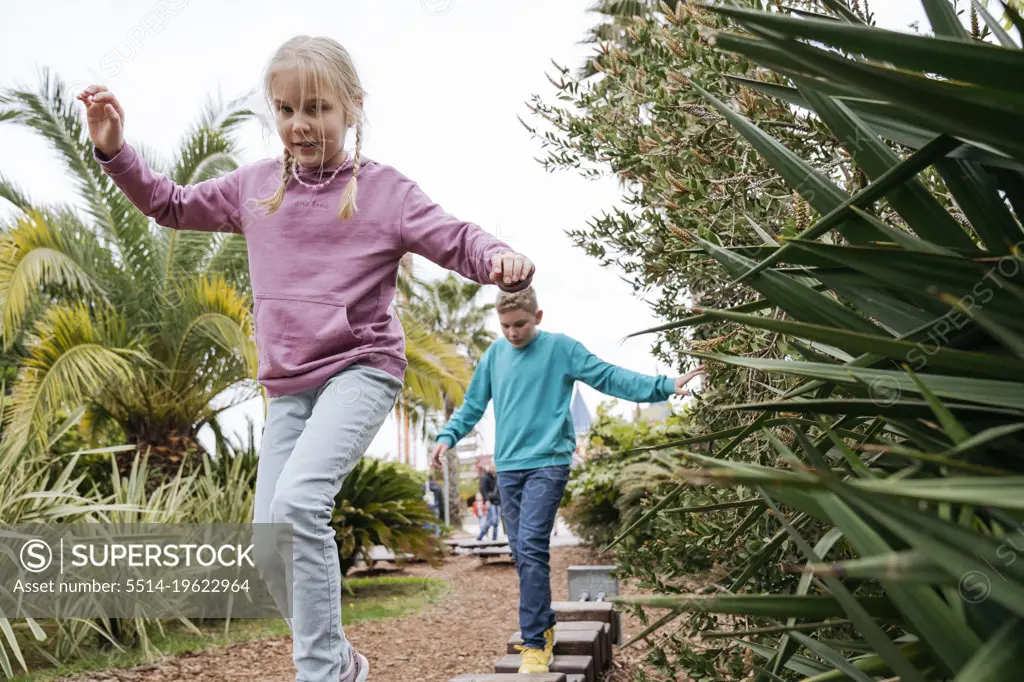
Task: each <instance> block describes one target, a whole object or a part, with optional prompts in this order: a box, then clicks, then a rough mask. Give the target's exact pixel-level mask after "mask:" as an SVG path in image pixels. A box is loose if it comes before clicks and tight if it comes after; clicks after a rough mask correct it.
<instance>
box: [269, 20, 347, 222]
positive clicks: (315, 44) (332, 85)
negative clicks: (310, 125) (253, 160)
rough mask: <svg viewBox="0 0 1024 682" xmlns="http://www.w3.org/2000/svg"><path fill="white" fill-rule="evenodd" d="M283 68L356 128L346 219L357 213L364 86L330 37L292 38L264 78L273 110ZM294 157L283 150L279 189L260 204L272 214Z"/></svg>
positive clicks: (344, 202) (344, 210)
mask: <svg viewBox="0 0 1024 682" xmlns="http://www.w3.org/2000/svg"><path fill="white" fill-rule="evenodd" d="M284 69H296V70H297V71H298V72H299V78H300V83H301V88H302V90H303V91H304V92H305V91H306V90H307V86H311V87H310V88H309V89H311V90H312V91H313V92H314V93H315V96H316V97H317V98H320V97H321V96H323V95H327V98H330V99H333V100H335V101H336V102H339V103H340V104H341V107H342V111H343V113H344V116H345V124H346V125H347V126H349V127H351V126H354V127H355V129H356V148H355V153H354V154H353V156H352V179H351V180H349V182H348V184H347V185H346V186H345V191H344V193H343V194H342V196H341V206H340V207H339V209H338V215H339V217H341V218H342V219H343V220H348V219H349V218H351V217H352V214H353V213H355V211H356V210H357V208H356V189H357V182H358V178H359V160H360V159H359V156H360V153H361V151H362V145H363V107H362V102H363V95H364V91H363V86H362V84H361V83H360V82H359V75H358V74H357V73H356V69H355V65H354V64H353V63H352V57H351V56H350V55H349V53H348V51H347V50H346V49H345V48H344V47H342V46H341V45H340V44H338V42H337V41H335V40H332V39H331V38H325V37H321V36H316V37H310V36H295V37H294V38H292V39H291V40H289V41H288V42H286V43H285V44H284V45H282V46H281V47H279V48H278V49H277V52H275V53H274V56H273V57H271V58H270V62H269V63H268V64H267V68H266V71H265V72H264V76H263V93H264V96H265V97H266V99H267V105H268V107H270V110H271V111H273V110H274V107H273V101H272V98H273V95H272V94H271V86H272V85H273V82H274V76H275V74H277V73H278V72H279V71H282V70H284ZM294 165H295V157H294V156H292V155H291V153H290V152H289V151H288V150H287V149H285V150H284V159H283V161H282V162H281V186H280V187H278V188H277V191H276V192H275V193H274V194H273V195H272V196H270V197H268V198H266V199H263V200H261V201H260V202H259V204H260V205H261V206H265V207H266V208H267V214H268V215H269V214H271V213H273V212H274V211H276V210H277V209H278V208H280V207H281V202H282V201H284V192H285V188H286V187H287V185H288V180H289V179H290V178H291V174H292V168H293V167H294Z"/></svg>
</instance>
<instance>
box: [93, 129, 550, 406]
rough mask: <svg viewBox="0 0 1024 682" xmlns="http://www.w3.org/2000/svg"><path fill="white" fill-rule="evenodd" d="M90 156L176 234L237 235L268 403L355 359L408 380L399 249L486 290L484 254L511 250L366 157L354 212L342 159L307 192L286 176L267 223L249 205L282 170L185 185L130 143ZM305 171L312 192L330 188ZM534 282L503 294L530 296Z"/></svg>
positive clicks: (276, 182) (271, 187)
mask: <svg viewBox="0 0 1024 682" xmlns="http://www.w3.org/2000/svg"><path fill="white" fill-rule="evenodd" d="M95 158H96V160H97V161H98V162H99V163H100V165H101V166H102V167H103V170H104V171H105V172H106V173H107V175H109V176H110V178H111V179H112V180H113V182H114V183H115V184H116V185H117V186H118V187H119V188H120V189H121V191H123V192H124V193H125V195H126V196H127V197H128V199H129V200H130V201H131V202H132V203H133V204H135V206H136V207H138V209H139V210H140V211H142V213H144V214H145V215H147V216H149V217H150V218H152V219H154V220H155V221H156V222H157V223H159V224H160V225H163V226H165V227H170V228H173V229H176V230H201V231H207V232H236V233H239V234H242V235H244V236H245V239H246V243H247V245H248V249H249V275H250V278H251V282H252V290H253V299H254V305H253V319H254V321H255V327H256V345H257V348H258V349H259V373H258V379H259V381H260V382H261V383H262V384H263V385H264V387H266V391H267V395H268V396H271V397H274V396H279V395H286V394H291V393H298V392H300V391H304V390H307V389H311V388H316V387H319V386H321V385H322V384H323V383H324V382H325V381H326V380H327V379H328V378H330V377H331V376H333V375H334V374H336V373H338V372H339V371H341V370H342V369H343V368H345V367H346V366H348V365H350V364H352V363H355V362H358V363H359V364H361V365H368V366H371V367H376V368H378V369H382V370H384V371H386V372H388V373H390V374H392V375H393V376H395V377H397V378H398V379H404V375H405V369H406V366H407V364H408V363H407V361H406V358H405V334H404V332H403V329H402V325H401V323H400V322H399V320H398V317H397V315H396V314H395V311H394V308H393V306H392V301H393V300H394V297H395V288H396V282H397V279H398V263H399V260H400V259H401V258H402V256H403V255H404V254H405V253H406V252H410V251H411V252H412V253H416V254H419V255H421V256H424V257H425V258H429V259H430V260H432V261H433V262H435V263H437V264H438V265H440V266H441V267H444V268H447V269H449V270H454V271H456V272H458V273H459V274H460V275H462V276H463V277H466V278H468V279H471V280H473V281H475V282H479V283H482V284H491V283H492V282H491V279H490V272H491V256H492V255H493V254H496V253H502V252H505V251H511V250H512V249H511V248H510V247H509V246H508V245H507V244H505V243H504V242H501V241H499V240H498V239H496V238H494V237H493V236H491V235H490V234H488V233H486V232H484V231H483V230H482V229H480V228H479V227H477V226H476V225H473V224H472V223H467V222H463V221H461V220H458V219H456V218H454V217H452V216H450V215H448V214H447V213H446V212H445V211H444V210H443V209H442V208H441V207H440V206H438V205H437V204H435V203H433V202H432V201H431V200H430V199H429V198H428V197H427V196H426V195H425V194H424V193H423V191H422V190H421V189H420V188H419V186H418V185H417V184H416V183H415V182H413V181H412V180H410V179H408V178H407V177H405V176H404V175H402V174H401V173H399V172H398V171H397V170H395V169H394V168H392V167H390V166H386V165H384V164H380V163H376V162H375V161H372V160H370V159H367V158H365V157H364V158H363V159H362V160H361V162H360V168H359V190H358V195H357V198H358V201H357V205H358V207H359V210H358V211H357V212H356V213H355V215H354V216H353V217H352V218H351V219H350V220H348V221H343V220H341V218H339V217H338V207H339V205H340V204H341V194H342V191H343V190H344V188H345V185H346V183H347V182H348V181H349V179H350V178H351V177H352V161H351V157H348V158H347V159H346V160H345V161H344V162H343V163H342V164H341V166H342V169H341V171H340V172H339V173H338V175H337V177H335V178H334V180H333V182H331V183H330V184H329V185H327V186H326V187H325V188H323V189H321V190H319V191H314V190H310V189H307V188H306V187H303V186H302V185H300V184H299V183H298V182H296V181H295V179H294V178H292V179H290V181H289V183H288V189H287V191H286V192H285V195H284V201H283V203H282V204H281V207H280V208H279V209H278V210H277V211H275V212H274V213H272V214H270V215H264V212H265V210H266V209H264V208H263V207H261V206H259V205H257V204H256V199H257V198H259V199H262V198H265V197H268V196H270V195H272V194H273V193H274V192H275V191H276V190H277V188H278V187H279V186H280V184H281V161H280V160H278V159H266V160H264V161H260V162H258V163H255V164H252V165H250V166H245V167H243V168H239V169H238V170H235V171H233V172H231V173H228V174H226V175H223V176H221V177H218V178H215V179H212V180H206V181H204V182H200V183H198V184H196V185H189V186H186V187H180V186H178V185H175V184H174V182H172V181H171V180H170V179H169V178H167V177H166V176H164V175H161V174H158V173H156V172H154V171H153V170H152V169H150V168H149V167H148V166H147V164H146V163H145V161H144V160H143V159H142V157H141V156H139V154H138V153H137V152H136V151H135V149H133V148H132V147H131V146H130V145H128V144H125V145H124V147H123V148H122V149H121V151H120V152H118V154H117V155H116V156H114V157H113V158H111V159H106V158H105V157H104V156H103V155H102V154H101V153H100V152H99V151H98V150H96V151H95ZM336 168H337V166H331V167H328V168H325V169H324V170H323V171H322V172H321V171H320V170H319V169H315V170H305V169H303V170H300V174H299V175H300V177H302V179H303V180H304V181H305V182H306V183H307V184H318V183H319V182H320V181H321V179H323V180H326V179H327V178H328V177H329V176H330V174H331V173H332V172H334V170H335V169H336ZM532 279H533V277H532V275H531V276H530V277H529V278H527V279H526V280H524V281H522V282H519V283H517V284H514V285H510V286H506V285H504V283H502V284H499V285H498V286H499V287H500V288H502V289H504V290H506V291H519V290H521V289H525V288H526V287H527V286H529V285H530V282H531V281H532Z"/></svg>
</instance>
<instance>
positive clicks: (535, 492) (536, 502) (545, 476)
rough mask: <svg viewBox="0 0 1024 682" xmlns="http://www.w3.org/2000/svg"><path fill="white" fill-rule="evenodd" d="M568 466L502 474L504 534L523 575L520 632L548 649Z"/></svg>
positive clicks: (526, 641) (525, 640)
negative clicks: (554, 541)
mask: <svg viewBox="0 0 1024 682" xmlns="http://www.w3.org/2000/svg"><path fill="white" fill-rule="evenodd" d="M568 482H569V465H568V464H565V465H561V466H551V467H542V468H540V469H527V470H524V471H500V472H498V487H499V488H501V506H502V512H503V513H504V515H505V532H506V533H507V534H508V546H509V547H510V548H511V549H512V558H513V559H515V562H516V572H517V573H519V629H520V630H522V633H523V645H524V646H526V647H528V648H531V649H543V648H544V644H545V642H544V631H545V630H547V629H548V628H550V627H554V625H555V612H554V611H553V610H552V609H551V567H550V563H549V561H550V556H551V553H550V546H551V531H552V530H553V529H554V526H555V514H556V512H557V511H558V505H559V503H560V502H561V501H562V493H563V492H565V485H566V483H568Z"/></svg>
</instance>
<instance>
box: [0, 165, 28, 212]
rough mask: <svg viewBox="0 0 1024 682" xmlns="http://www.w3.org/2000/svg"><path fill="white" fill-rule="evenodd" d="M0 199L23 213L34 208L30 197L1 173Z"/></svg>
mask: <svg viewBox="0 0 1024 682" xmlns="http://www.w3.org/2000/svg"><path fill="white" fill-rule="evenodd" d="M0 199H6V200H7V201H9V202H10V203H11V204H13V205H14V206H15V208H17V209H19V210H21V211H27V210H28V209H29V208H30V207H31V206H32V200H31V199H29V196H28V195H27V194H25V193H24V192H22V191H21V189H19V188H18V186H17V185H15V184H14V182H13V181H11V180H8V179H7V178H6V177H5V176H4V175H3V173H0Z"/></svg>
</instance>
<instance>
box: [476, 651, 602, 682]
mask: <svg viewBox="0 0 1024 682" xmlns="http://www.w3.org/2000/svg"><path fill="white" fill-rule="evenodd" d="M519 662H520V658H519V654H509V655H507V656H505V658H501V659H498V662H497V663H496V664H495V665H494V672H496V673H514V672H518V671H519ZM551 672H553V673H565V675H566V678H567V680H566V682H569V680H571V679H572V678H573V676H574V675H579V676H580V677H579V682H597V671H596V670H594V657H593V656H557V655H556V656H555V662H554V663H552V664H551ZM530 677H531V681H530V682H533V680H532V678H533V676H532V675H531V676H530Z"/></svg>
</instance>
